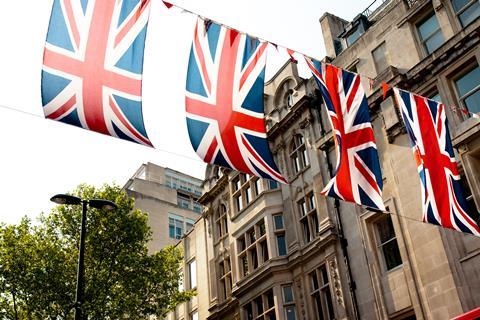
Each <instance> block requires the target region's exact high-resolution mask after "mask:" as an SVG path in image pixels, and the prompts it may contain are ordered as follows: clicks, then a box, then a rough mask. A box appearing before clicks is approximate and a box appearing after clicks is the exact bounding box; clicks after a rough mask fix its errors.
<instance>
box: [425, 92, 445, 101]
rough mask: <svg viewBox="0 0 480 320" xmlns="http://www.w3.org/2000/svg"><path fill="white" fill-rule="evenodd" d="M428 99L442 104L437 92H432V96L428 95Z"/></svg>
mask: <svg viewBox="0 0 480 320" xmlns="http://www.w3.org/2000/svg"><path fill="white" fill-rule="evenodd" d="M428 99H430V100H435V101H437V102H440V103H442V97H440V93H438V92H436V91H435V92H433V93H432V94H430V95H429V96H428Z"/></svg>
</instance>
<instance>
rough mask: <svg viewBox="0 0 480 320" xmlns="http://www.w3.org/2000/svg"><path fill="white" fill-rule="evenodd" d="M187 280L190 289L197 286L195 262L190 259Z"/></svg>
mask: <svg viewBox="0 0 480 320" xmlns="http://www.w3.org/2000/svg"><path fill="white" fill-rule="evenodd" d="M188 277H189V278H188V280H189V285H190V289H194V288H196V287H197V262H196V261H195V260H192V261H190V262H189V263H188Z"/></svg>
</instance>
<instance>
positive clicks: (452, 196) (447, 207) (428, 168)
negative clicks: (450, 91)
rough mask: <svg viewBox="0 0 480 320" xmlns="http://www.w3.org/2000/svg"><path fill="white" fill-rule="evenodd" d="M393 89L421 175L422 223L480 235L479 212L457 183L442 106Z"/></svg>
mask: <svg viewBox="0 0 480 320" xmlns="http://www.w3.org/2000/svg"><path fill="white" fill-rule="evenodd" d="M393 90H394V92H395V98H396V100H397V102H398V104H399V105H400V108H401V111H402V112H401V113H402V117H403V120H404V122H405V127H406V128H407V133H408V136H409V137H410V142H411V144H412V148H413V154H414V158H415V161H416V163H417V167H418V173H419V175H420V181H421V184H422V203H423V221H424V222H428V223H432V224H436V225H440V226H443V227H446V228H450V229H455V230H458V231H463V232H467V233H471V234H474V235H477V236H480V227H479V226H478V224H477V222H476V221H478V219H479V216H478V213H475V212H474V211H473V210H472V209H471V208H470V207H469V205H468V203H467V201H466V199H465V197H464V195H463V190H462V186H461V184H460V174H459V173H458V169H457V161H456V160H455V154H454V152H453V147H452V141H451V138H450V133H449V130H448V121H447V116H446V113H445V106H444V105H443V104H441V103H440V102H437V101H434V100H430V99H427V98H424V97H421V96H418V95H416V94H413V93H410V92H406V91H403V90H400V89H397V88H393Z"/></svg>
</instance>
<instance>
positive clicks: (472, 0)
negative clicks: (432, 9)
mask: <svg viewBox="0 0 480 320" xmlns="http://www.w3.org/2000/svg"><path fill="white" fill-rule="evenodd" d="M452 5H453V10H455V13H456V14H457V16H458V19H459V20H460V23H461V24H462V26H463V27H465V26H466V25H468V24H470V23H471V22H473V21H474V20H475V19H477V18H478V16H480V4H479V1H478V0H452Z"/></svg>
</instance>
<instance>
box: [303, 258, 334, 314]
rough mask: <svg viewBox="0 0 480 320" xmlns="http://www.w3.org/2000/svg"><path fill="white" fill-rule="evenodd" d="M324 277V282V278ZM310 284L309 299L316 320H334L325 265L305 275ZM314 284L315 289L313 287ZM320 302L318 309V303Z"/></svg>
mask: <svg viewBox="0 0 480 320" xmlns="http://www.w3.org/2000/svg"><path fill="white" fill-rule="evenodd" d="M324 275H326V280H327V281H325V277H324ZM307 276H308V277H309V280H310V281H309V283H310V297H311V299H312V305H313V307H314V310H315V317H316V319H317V320H323V319H326V320H333V319H335V306H334V300H333V295H332V292H331V286H330V275H329V273H328V268H327V267H326V265H325V264H322V265H320V266H319V267H317V268H316V269H314V270H313V271H311V272H310V273H308V274H307ZM315 284H316V286H317V287H315ZM317 297H318V300H317ZM319 302H320V308H321V309H319V306H318V303H319Z"/></svg>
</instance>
